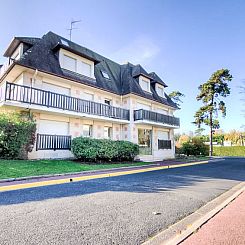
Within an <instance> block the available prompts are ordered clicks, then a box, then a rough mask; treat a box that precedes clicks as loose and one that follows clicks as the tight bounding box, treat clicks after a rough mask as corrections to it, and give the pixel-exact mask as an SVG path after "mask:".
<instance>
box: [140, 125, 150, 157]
mask: <svg viewBox="0 0 245 245" xmlns="http://www.w3.org/2000/svg"><path fill="white" fill-rule="evenodd" d="M138 144H139V151H140V155H151V154H152V130H150V129H138Z"/></svg>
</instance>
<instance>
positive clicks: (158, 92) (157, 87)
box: [156, 84, 165, 98]
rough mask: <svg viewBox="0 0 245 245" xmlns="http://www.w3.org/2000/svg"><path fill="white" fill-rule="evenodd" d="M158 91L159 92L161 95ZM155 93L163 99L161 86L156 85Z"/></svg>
mask: <svg viewBox="0 0 245 245" xmlns="http://www.w3.org/2000/svg"><path fill="white" fill-rule="evenodd" d="M159 90H161V91H162V93H161V92H160V91H159ZM156 92H157V94H158V95H159V96H160V97H162V98H165V95H164V87H163V86H162V85H159V84H156Z"/></svg>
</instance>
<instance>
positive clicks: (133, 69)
mask: <svg viewBox="0 0 245 245" xmlns="http://www.w3.org/2000/svg"><path fill="white" fill-rule="evenodd" d="M22 40H23V41H24V40H25V41H26V42H27V40H29V44H30V48H29V49H28V50H27V51H26V52H25V53H24V54H23V56H22V57H21V59H20V60H19V61H17V62H16V63H17V64H20V65H24V66H28V67H31V68H33V69H38V70H40V71H43V72H47V73H52V74H54V75H57V76H61V77H64V78H67V79H71V80H74V81H76V82H78V83H83V84H87V85H90V86H93V87H97V88H100V89H103V90H106V91H109V92H112V93H115V94H118V95H125V94H129V93H133V94H136V95H139V96H141V97H144V98H147V99H151V100H155V101H157V102H160V103H162V104H165V105H168V106H171V107H173V108H176V109H177V108H178V107H177V106H176V104H175V103H174V102H173V101H172V100H171V99H170V98H169V97H168V96H167V95H166V98H167V99H165V98H161V97H159V96H158V95H157V93H156V91H155V89H154V87H153V86H151V93H147V92H144V91H143V90H142V89H141V87H140V85H139V83H138V79H137V76H139V75H143V76H146V77H148V78H150V79H152V80H154V78H152V76H150V74H148V73H147V72H146V71H145V70H144V69H143V68H142V66H140V65H136V66H135V65H133V64H130V63H128V64H125V65H120V64H118V63H116V62H114V61H112V60H110V59H107V58H105V57H104V56H101V55H99V54H97V53H96V52H94V51H92V50H90V49H87V48H85V47H82V46H80V45H78V44H76V43H74V42H71V41H69V40H67V39H65V38H63V37H61V36H59V35H57V34H55V33H53V32H48V33H47V34H45V35H44V36H43V37H42V38H40V39H39V38H36V39H35V38H30V39H28V38H26V39H25V38H22ZM62 40H63V42H62ZM64 41H65V42H66V43H67V44H68V46H67V45H64ZM59 47H62V48H65V49H69V50H70V51H72V52H74V53H77V54H80V55H81V56H84V57H86V58H88V59H90V60H93V61H94V62H95V67H94V75H95V79H91V78H89V77H86V76H83V75H80V74H77V73H75V72H72V71H68V70H65V69H62V68H61V67H60V63H59V57H58V50H59ZM101 71H105V72H106V73H107V74H108V75H109V77H110V79H107V78H104V77H103V75H102V73H101Z"/></svg>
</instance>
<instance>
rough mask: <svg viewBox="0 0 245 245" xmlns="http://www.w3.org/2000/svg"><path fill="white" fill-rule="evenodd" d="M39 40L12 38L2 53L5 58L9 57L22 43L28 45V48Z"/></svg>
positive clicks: (34, 38)
mask: <svg viewBox="0 0 245 245" xmlns="http://www.w3.org/2000/svg"><path fill="white" fill-rule="evenodd" d="M39 39H40V38H36V37H14V38H13V39H12V41H11V43H10V45H9V46H8V48H7V50H6V51H5V53H4V56H5V57H9V56H11V55H12V53H13V52H14V50H15V49H16V48H17V47H18V45H19V44H20V43H21V42H22V43H24V44H26V45H28V48H30V47H31V46H32V45H34V44H35V43H36V42H37V41H38V40H39Z"/></svg>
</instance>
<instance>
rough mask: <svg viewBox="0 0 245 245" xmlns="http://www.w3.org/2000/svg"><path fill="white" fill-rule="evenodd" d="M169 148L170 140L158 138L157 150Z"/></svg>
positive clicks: (170, 146)
mask: <svg viewBox="0 0 245 245" xmlns="http://www.w3.org/2000/svg"><path fill="white" fill-rule="evenodd" d="M171 148H172V145H171V140H158V150H161V149H162V150H170V149H171Z"/></svg>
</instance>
